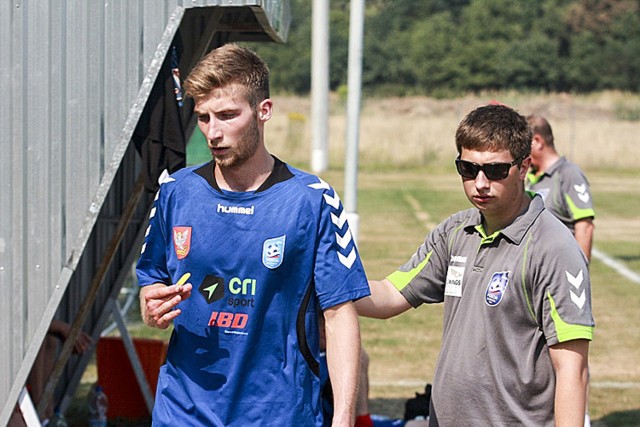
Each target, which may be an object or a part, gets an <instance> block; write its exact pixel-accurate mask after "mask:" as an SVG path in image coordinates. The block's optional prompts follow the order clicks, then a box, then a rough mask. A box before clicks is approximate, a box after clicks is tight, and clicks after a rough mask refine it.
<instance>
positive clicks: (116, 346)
mask: <svg viewBox="0 0 640 427" xmlns="http://www.w3.org/2000/svg"><path fill="white" fill-rule="evenodd" d="M133 344H134V346H135V348H136V352H137V353H138V358H139V359H140V363H141V364H142V370H143V371H144V374H145V376H146V378H147V382H148V383H149V388H150V389H151V394H152V395H153V396H155V391H156V386H157V385H158V373H159V372H160V366H162V364H163V363H164V360H165V357H166V354H167V345H168V343H166V342H164V341H161V340H154V339H146V338H133ZM96 364H97V366H98V384H100V385H101V386H102V388H103V389H104V392H105V393H106V395H107V398H108V399H109V406H108V411H107V418H108V419H110V420H112V419H115V418H130V419H137V418H145V417H149V416H150V414H149V411H148V410H147V405H146V404H145V402H144V398H143V397H142V392H141V391H140V386H139V385H138V381H136V377H135V374H134V373H133V368H132V367H131V362H130V361H129V358H128V357H127V353H126V351H125V349H124V344H123V342H122V338H120V337H102V338H100V340H99V341H98V348H97V351H96Z"/></svg>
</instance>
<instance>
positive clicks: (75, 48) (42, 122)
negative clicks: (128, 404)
mask: <svg viewBox="0 0 640 427" xmlns="http://www.w3.org/2000/svg"><path fill="white" fill-rule="evenodd" d="M289 16H290V15H289V3H288V0H224V1H223V0H191V1H187V0H103V1H91V2H88V1H86V0H66V1H64V2H36V1H29V0H14V1H3V2H0V52H2V57H3V59H4V63H5V80H4V84H3V85H2V92H1V96H0V135H2V136H1V140H0V144H1V148H2V149H1V151H0V152H1V153H2V154H1V156H0V289H2V291H3V293H4V295H5V297H4V298H2V299H1V300H0V316H1V320H2V321H1V322H0V339H1V342H2V343H3V345H2V347H1V348H0V402H2V405H3V406H2V412H0V424H1V425H6V423H7V422H8V420H9V417H10V416H11V413H12V411H13V409H14V407H15V404H16V401H18V398H19V397H20V396H21V395H22V394H23V390H24V385H25V383H26V381H27V377H28V375H29V372H30V370H31V367H32V365H33V363H34V360H35V358H36V355H37V353H38V350H39V349H40V346H41V344H42V342H43V340H44V338H45V335H46V333H47V330H48V328H49V325H50V323H51V321H52V320H53V319H61V320H64V321H66V322H68V323H70V324H71V325H72V330H71V331H72V332H71V334H72V335H71V338H72V337H73V336H77V334H78V333H80V332H81V331H84V332H86V333H88V334H89V335H91V336H93V337H94V342H95V341H97V337H98V336H99V334H100V331H101V330H102V328H103V327H104V323H105V321H106V320H107V318H108V317H109V315H110V313H112V312H114V311H117V304H116V302H115V298H116V297H117V294H118V292H119V291H120V288H121V286H122V283H123V282H124V280H125V278H126V277H127V275H128V274H129V273H130V268H131V265H132V264H133V262H134V261H135V259H136V258H137V256H138V254H139V247H140V244H141V240H142V237H143V233H144V228H145V226H146V224H145V223H146V220H147V211H148V209H149V206H150V203H151V202H152V198H153V194H152V193H151V192H149V191H145V185H144V184H145V171H148V169H149V165H145V164H144V162H143V161H142V159H141V155H140V154H139V153H138V151H137V150H136V144H135V143H134V140H135V139H136V138H135V137H136V135H137V137H138V138H142V139H144V138H145V137H148V134H149V133H150V132H152V131H153V129H152V127H153V126H154V125H153V123H152V122H150V120H152V119H150V117H151V116H152V115H153V114H154V111H156V109H157V108H159V107H158V106H159V105H160V104H159V103H158V102H157V101H158V100H157V99H155V98H154V93H156V91H160V92H162V89H163V87H165V85H166V84H167V81H169V80H167V77H166V76H167V74H166V70H167V69H168V68H172V67H175V64H173V65H171V61H172V60H173V61H177V62H176V64H177V65H178V68H179V70H180V73H181V74H182V75H183V76H186V75H187V74H188V72H189V71H190V69H191V68H192V67H193V66H194V65H195V63H196V62H197V61H198V59H199V58H200V57H202V56H203V55H204V54H205V53H207V52H208V51H209V50H211V49H212V48H215V47H217V46H220V45H222V44H224V43H227V42H230V41H256V40H262V41H276V42H283V41H284V40H285V39H286V37H287V32H288V28H289ZM168 75H169V76H170V74H168ZM169 78H170V77H169ZM190 110H191V108H190V105H189V103H188V102H186V103H185V104H184V107H182V108H179V109H177V111H178V115H177V117H178V120H177V123H178V124H179V125H180V126H182V127H183V128H184V129H185V132H186V134H188V130H189V128H190V127H191V128H192V127H193V120H192V117H191V116H192V114H191V111H190ZM138 148H139V147H138ZM89 358H90V355H88V354H84V355H81V356H77V355H72V339H67V341H66V342H65V344H64V345H63V347H62V350H61V355H60V358H59V359H58V361H57V363H56V367H55V369H54V373H53V374H52V376H51V379H50V381H49V383H48V384H47V387H46V388H45V398H49V399H50V398H51V396H53V395H55V396H57V397H58V398H59V399H62V403H61V406H64V404H65V402H67V403H68V399H70V396H71V395H72V393H73V391H74V390H75V388H76V386H77V385H78V383H79V382H80V379H81V376H82V373H83V372H84V369H85V367H86V366H87V364H88V363H89ZM43 399H44V398H43ZM65 399H66V400H65ZM38 409H39V411H41V410H42V407H41V406H39V408H38Z"/></svg>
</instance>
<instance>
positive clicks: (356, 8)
mask: <svg viewBox="0 0 640 427" xmlns="http://www.w3.org/2000/svg"><path fill="white" fill-rule="evenodd" d="M364 1H365V0H351V11H350V15H349V71H348V81H347V84H348V88H349V90H348V96H347V135H346V137H347V144H346V152H345V185H344V200H345V209H346V211H347V220H348V221H349V226H350V227H351V233H352V234H353V238H354V240H355V241H356V243H357V241H358V229H359V226H360V218H359V216H358V212H357V211H358V141H359V135H360V98H361V86H362V46H363V41H362V39H363V37H364Z"/></svg>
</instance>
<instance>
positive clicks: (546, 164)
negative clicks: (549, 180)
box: [536, 151, 560, 175]
mask: <svg viewBox="0 0 640 427" xmlns="http://www.w3.org/2000/svg"><path fill="white" fill-rule="evenodd" d="M558 160H560V155H559V154H558V153H557V152H555V151H554V152H551V153H548V154H547V155H545V156H544V158H543V160H542V161H541V162H540V167H539V168H538V171H537V172H536V175H541V174H543V173H545V172H546V171H548V170H549V169H551V167H552V166H553V165H554V164H556V162H557V161H558Z"/></svg>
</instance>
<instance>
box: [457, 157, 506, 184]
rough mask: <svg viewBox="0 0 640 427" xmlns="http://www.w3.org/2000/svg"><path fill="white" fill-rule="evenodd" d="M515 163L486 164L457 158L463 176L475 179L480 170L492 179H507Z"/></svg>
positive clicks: (459, 170)
mask: <svg viewBox="0 0 640 427" xmlns="http://www.w3.org/2000/svg"><path fill="white" fill-rule="evenodd" d="M511 166H513V164H511V163H488V164H485V165H478V164H476V163H473V162H469V161H467V160H460V159H456V169H457V170H458V173H459V174H460V176H462V177H463V178H467V179H475V178H476V176H478V172H480V171H482V172H484V175H485V176H486V177H487V178H488V179H490V180H492V181H500V180H502V179H505V178H506V177H507V176H508V175H509V169H511Z"/></svg>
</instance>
